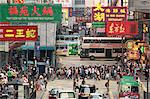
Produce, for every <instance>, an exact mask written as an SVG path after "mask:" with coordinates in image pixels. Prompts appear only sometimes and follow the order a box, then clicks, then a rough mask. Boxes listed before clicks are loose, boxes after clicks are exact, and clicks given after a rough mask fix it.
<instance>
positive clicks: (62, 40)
mask: <svg viewBox="0 0 150 99" xmlns="http://www.w3.org/2000/svg"><path fill="white" fill-rule="evenodd" d="M79 37H80V36H79V35H58V36H57V46H56V54H57V55H63V56H69V55H78V54H79V53H80V51H79V47H80V41H79Z"/></svg>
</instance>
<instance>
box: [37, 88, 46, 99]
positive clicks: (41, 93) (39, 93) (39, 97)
mask: <svg viewBox="0 0 150 99" xmlns="http://www.w3.org/2000/svg"><path fill="white" fill-rule="evenodd" d="M45 94H46V91H45V90H41V91H36V99H45V98H43V96H44V95H45Z"/></svg>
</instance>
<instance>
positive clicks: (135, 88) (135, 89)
mask: <svg viewBox="0 0 150 99" xmlns="http://www.w3.org/2000/svg"><path fill="white" fill-rule="evenodd" d="M131 92H135V93H138V92H139V89H138V87H137V86H132V87H131Z"/></svg>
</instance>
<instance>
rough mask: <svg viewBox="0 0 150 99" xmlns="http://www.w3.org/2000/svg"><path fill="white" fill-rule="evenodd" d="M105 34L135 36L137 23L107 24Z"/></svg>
mask: <svg viewBox="0 0 150 99" xmlns="http://www.w3.org/2000/svg"><path fill="white" fill-rule="evenodd" d="M106 34H107V35H108V36H112V35H137V34H138V23H137V22H129V21H126V22H107V24H106Z"/></svg>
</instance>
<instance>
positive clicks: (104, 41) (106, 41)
mask: <svg viewBox="0 0 150 99" xmlns="http://www.w3.org/2000/svg"><path fill="white" fill-rule="evenodd" d="M101 43H110V42H109V41H108V40H101Z"/></svg>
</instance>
